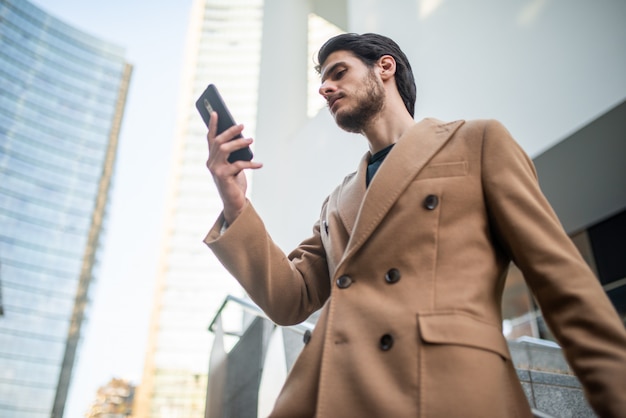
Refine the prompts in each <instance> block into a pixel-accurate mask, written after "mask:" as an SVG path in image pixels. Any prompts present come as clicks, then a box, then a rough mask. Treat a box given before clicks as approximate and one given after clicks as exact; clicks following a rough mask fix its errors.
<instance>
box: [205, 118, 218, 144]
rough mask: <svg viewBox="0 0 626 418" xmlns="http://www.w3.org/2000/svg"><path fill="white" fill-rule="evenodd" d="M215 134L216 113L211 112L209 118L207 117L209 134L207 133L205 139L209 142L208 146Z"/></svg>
mask: <svg viewBox="0 0 626 418" xmlns="http://www.w3.org/2000/svg"><path fill="white" fill-rule="evenodd" d="M216 134H217V112H211V116H210V117H209V132H208V133H207V139H208V140H209V144H210V143H211V141H212V140H213V139H214V138H215V136H216Z"/></svg>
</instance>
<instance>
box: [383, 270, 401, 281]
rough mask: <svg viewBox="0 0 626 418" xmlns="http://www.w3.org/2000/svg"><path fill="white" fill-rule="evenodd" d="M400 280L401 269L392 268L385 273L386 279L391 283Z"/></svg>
mask: <svg viewBox="0 0 626 418" xmlns="http://www.w3.org/2000/svg"><path fill="white" fill-rule="evenodd" d="M398 280H400V270H398V269H391V270H389V271H388V272H387V274H385V281H386V282H387V283H389V284H393V283H396V282H397V281H398Z"/></svg>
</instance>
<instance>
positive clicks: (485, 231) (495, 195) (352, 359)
mask: <svg viewBox="0 0 626 418" xmlns="http://www.w3.org/2000/svg"><path fill="white" fill-rule="evenodd" d="M318 62H319V71H320V74H321V80H322V85H321V87H320V90H319V91H320V94H321V95H322V96H324V98H325V99H326V100H327V102H328V107H329V109H330V112H331V113H332V115H333V116H334V118H335V121H336V123H337V125H338V126H339V127H341V128H343V129H345V130H347V131H350V132H358V133H361V134H362V135H363V136H364V137H365V138H366V139H367V141H368V144H369V152H368V153H367V154H366V155H365V156H364V157H363V159H362V161H361V163H360V165H359V167H358V169H357V171H356V172H355V173H353V174H350V175H348V176H347V177H346V178H345V180H344V181H343V183H342V184H341V185H340V186H339V187H337V189H336V190H335V191H334V192H333V193H332V194H331V195H330V196H329V197H328V198H327V199H326V201H325V202H324V203H323V205H322V210H321V215H320V220H319V221H318V222H317V223H316V224H315V226H314V228H313V236H312V237H310V238H309V239H307V240H305V241H303V242H302V243H301V244H300V245H299V246H298V248H297V249H295V250H294V251H293V252H292V253H291V254H289V256H288V257H286V256H285V255H284V254H283V253H282V252H281V250H280V249H279V248H278V247H277V246H276V245H275V244H274V243H273V242H272V240H271V238H270V237H269V235H268V233H267V231H266V230H265V228H264V226H263V223H262V221H261V219H260V218H259V216H258V215H257V213H256V212H255V210H254V208H253V206H252V204H251V203H250V202H249V201H247V200H246V198H245V189H246V184H245V176H244V174H243V170H245V169H258V168H260V167H261V164H260V163H257V162H236V163H233V164H229V163H228V162H227V157H228V155H229V154H230V152H232V151H234V150H236V149H239V148H242V147H245V146H247V145H249V144H250V143H251V142H252V140H251V139H238V140H234V141H229V140H230V139H231V138H233V137H234V136H236V135H237V134H239V133H241V132H242V129H243V128H242V127H241V126H237V127H233V128H231V129H229V130H228V131H226V132H224V133H223V134H222V135H219V136H216V135H215V134H214V131H215V127H216V122H215V118H213V121H212V125H211V126H210V129H209V133H208V142H209V148H210V150H209V159H208V162H207V166H208V168H209V170H210V172H211V174H212V175H213V178H214V180H215V183H216V185H217V189H218V191H219V193H220V195H221V198H222V200H223V204H224V211H223V213H222V215H221V216H220V218H219V219H218V220H217V222H216V224H215V225H214V227H213V228H212V229H211V231H210V232H209V234H208V235H207V237H206V239H205V242H206V243H207V244H208V246H209V247H210V248H211V249H212V250H213V251H214V253H215V254H216V255H217V257H218V258H219V259H220V260H221V261H222V263H223V264H224V265H225V266H226V267H227V268H228V269H229V271H230V272H231V273H232V274H233V276H234V277H236V278H237V279H238V280H239V282H240V283H241V284H242V285H243V287H244V288H245V289H246V291H247V292H248V293H249V295H250V296H251V297H252V299H253V300H254V301H255V302H256V303H257V304H258V305H259V306H260V307H261V308H262V309H263V310H264V311H265V312H266V313H267V314H268V316H269V317H270V318H272V319H273V320H274V321H275V322H276V323H278V324H281V325H289V324H295V323H298V322H301V321H303V320H304V319H306V318H307V317H308V316H309V315H310V314H311V313H312V312H314V311H316V310H317V309H319V308H322V307H323V310H322V313H321V315H320V318H319V320H318V323H317V326H316V328H315V330H314V331H313V333H312V335H311V337H310V339H309V341H308V343H307V344H306V346H305V347H304V349H303V351H302V353H301V354H300V357H299V358H298V360H297V361H296V363H295V364H294V366H293V368H292V370H291V372H290V374H289V376H288V378H287V381H286V383H285V385H284V387H283V390H282V392H281V394H280V396H279V397H278V400H277V401H276V405H275V409H274V411H273V413H272V417H312V416H317V417H418V416H419V417H461V416H462V417H528V416H531V411H530V408H529V405H528V402H527V400H526V398H525V396H524V393H523V391H522V388H521V386H520V383H519V381H518V379H517V375H516V372H515V369H514V366H513V364H512V362H511V357H510V354H509V351H508V347H507V344H506V341H505V339H504V337H503V335H502V330H501V323H502V318H501V306H500V304H501V295H502V290H503V288H504V280H505V277H506V273H507V269H508V266H509V264H510V262H511V261H513V262H515V263H516V264H517V266H519V268H520V269H521V270H522V272H523V273H524V277H525V279H526V281H527V282H528V284H529V286H530V288H531V289H532V290H533V292H534V294H535V296H536V298H537V300H538V302H539V304H540V306H541V307H542V309H543V312H544V315H545V318H546V320H547V322H548V324H549V325H550V327H551V329H552V331H553V332H554V334H555V336H556V337H557V338H558V340H559V342H560V343H561V346H562V347H563V350H564V353H565V355H566V357H567V359H568V361H569V362H570V364H571V365H572V367H573V369H574V370H575V372H576V374H577V376H578V377H579V378H580V380H581V382H582V383H583V385H584V388H585V391H586V394H587V397H588V399H589V401H590V403H591V405H592V406H593V408H594V409H595V411H596V412H597V413H598V414H599V415H600V416H603V417H618V416H622V417H623V416H626V332H625V330H624V327H623V324H622V323H621V321H620V319H619V318H618V316H617V314H616V312H615V310H614V309H613V307H612V305H611V304H610V302H609V300H608V299H607V297H606V296H605V294H604V292H603V290H602V288H601V287H600V285H599V283H598V280H597V279H595V278H594V276H593V274H592V273H591V271H590V270H589V268H588V267H587V265H586V264H585V262H584V261H583V260H582V258H581V257H580V255H579V254H578V252H577V250H576V248H575V247H574V246H573V244H572V242H571V241H570V239H569V238H568V237H567V235H566V234H565V232H564V231H563V229H562V227H561V225H560V223H559V221H558V219H557V218H556V216H555V214H554V213H553V211H552V209H551V208H550V206H549V204H548V202H547V201H546V199H545V198H544V196H543V195H542V193H541V191H540V189H539V186H538V184H537V179H536V175H535V171H534V168H533V165H532V162H531V161H530V159H529V158H528V157H527V156H526V155H525V154H524V152H523V151H522V150H521V148H520V147H519V146H518V145H517V144H516V143H515V142H514V141H513V139H512V138H511V136H510V134H509V133H508V132H507V131H506V129H505V128H504V127H503V126H502V125H501V124H499V123H498V122H495V121H456V122H451V123H443V122H440V121H437V120H434V119H425V120H423V121H421V122H418V123H415V121H414V120H413V112H414V110H413V106H414V103H415V83H414V81H413V75H412V70H411V67H410V65H409V62H408V60H407V58H406V56H405V55H404V54H403V53H402V51H401V50H400V48H399V47H398V46H397V45H396V44H395V42H393V41H392V40H390V39H388V38H386V37H383V36H380V35H375V34H364V35H356V34H345V35H339V36H337V37H335V38H332V39H330V40H329V41H328V42H327V43H326V44H325V45H324V46H322V48H321V50H320V52H319V55H318ZM383 160H384V162H383ZM242 249H244V250H242Z"/></svg>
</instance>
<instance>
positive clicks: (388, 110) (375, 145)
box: [362, 104, 415, 154]
mask: <svg viewBox="0 0 626 418" xmlns="http://www.w3.org/2000/svg"><path fill="white" fill-rule="evenodd" d="M414 124H415V121H414V120H413V118H412V117H411V115H410V114H409V112H408V111H407V110H406V108H405V107H404V104H402V106H401V109H399V108H398V106H387V105H386V106H385V107H384V108H383V109H382V110H381V111H380V113H379V114H378V115H377V116H376V117H375V118H373V119H372V120H371V122H370V123H369V124H368V126H366V127H365V129H363V132H362V133H363V135H364V136H365V138H367V142H368V143H369V149H370V153H372V154H375V153H377V152H378V151H380V150H382V149H384V148H385V147H388V146H389V145H391V144H395V143H396V142H397V141H398V139H400V137H401V136H402V134H404V132H405V131H406V130H407V129H408V128H410V127H411V126H413V125H414Z"/></svg>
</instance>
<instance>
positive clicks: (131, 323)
mask: <svg viewBox="0 0 626 418" xmlns="http://www.w3.org/2000/svg"><path fill="white" fill-rule="evenodd" d="M31 1H32V2H33V3H34V4H35V5H37V6H38V7H40V8H41V9H43V10H44V11H46V12H48V13H50V14H51V15H53V16H55V17H56V18H58V19H60V20H62V21H64V22H65V23H67V24H70V25H72V26H74V27H76V28H78V29H80V30H83V31H85V32H87V33H89V34H91V35H93V36H96V37H98V38H101V39H103V40H105V41H108V42H112V43H114V44H117V45H119V46H121V47H123V48H124V49H125V51H126V54H125V56H126V59H127V61H128V62H129V63H131V64H132V65H133V74H132V78H131V84H130V89H129V95H128V98H127V103H126V110H125V113H124V119H123V122H122V129H121V133H120V142H119V148H118V154H117V161H116V168H115V173H114V179H113V188H112V190H111V194H110V204H109V208H108V220H107V223H106V226H105V228H106V231H105V233H104V236H103V241H102V243H101V251H100V257H99V266H98V268H97V270H96V272H95V278H96V281H95V282H94V283H93V285H92V286H94V288H92V290H91V292H90V294H91V295H92V302H91V307H90V308H89V309H90V310H89V311H88V312H87V322H86V323H85V324H84V325H83V338H82V343H81V346H80V347H79V350H80V351H79V353H78V357H77V361H76V363H75V365H74V375H73V381H72V386H71V387H70V394H69V398H68V403H67V405H66V409H65V415H64V416H65V417H66V418H75V417H82V416H84V413H85V412H86V410H87V409H88V407H89V405H90V404H91V402H92V401H93V400H94V399H95V395H96V392H97V390H98V388H99V387H100V386H103V385H105V384H106V383H108V382H109V381H110V380H111V378H113V377H117V378H124V379H128V380H130V381H131V382H133V383H135V384H138V383H139V382H140V380H141V374H142V371H143V363H144V357H145V354H144V353H145V348H146V342H147V331H148V321H149V317H150V310H151V308H152V306H151V303H152V296H153V292H154V285H153V283H154V280H155V277H156V266H157V261H158V254H159V251H160V245H161V233H162V228H161V224H162V222H163V219H164V211H163V208H164V200H165V195H166V179H167V175H168V173H169V171H170V165H171V164H170V158H169V155H170V154H171V152H170V151H171V150H172V147H173V138H174V127H175V126H174V125H175V119H176V114H175V113H176V108H177V106H176V104H177V101H178V91H177V88H178V86H179V84H180V76H181V70H182V65H183V54H184V43H185V38H186V30H187V21H188V18H189V12H190V9H191V0H150V1H148V0H107V1H95V0H31ZM207 180H208V181H210V179H209V177H207Z"/></svg>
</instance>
